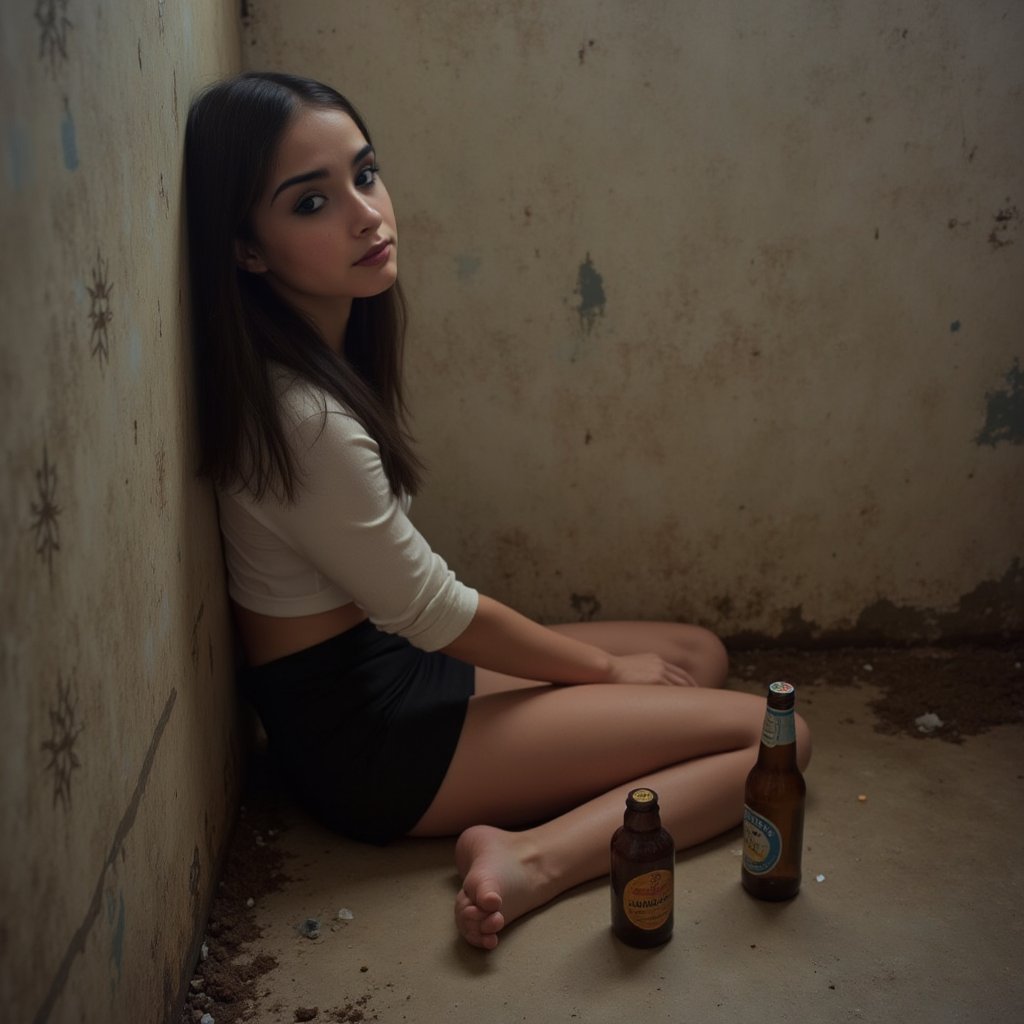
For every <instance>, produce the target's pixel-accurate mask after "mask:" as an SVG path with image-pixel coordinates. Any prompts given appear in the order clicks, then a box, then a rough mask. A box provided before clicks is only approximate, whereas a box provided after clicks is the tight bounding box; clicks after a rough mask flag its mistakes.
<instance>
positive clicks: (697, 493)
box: [243, 0, 1024, 642]
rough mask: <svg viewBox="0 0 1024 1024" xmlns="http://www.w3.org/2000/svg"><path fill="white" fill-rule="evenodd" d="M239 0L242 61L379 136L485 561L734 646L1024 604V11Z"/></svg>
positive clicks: (458, 526) (908, 629)
mask: <svg viewBox="0 0 1024 1024" xmlns="http://www.w3.org/2000/svg"><path fill="white" fill-rule="evenodd" d="M248 7H249V9H250V13H251V15H252V17H251V20H250V22H249V25H248V28H247V31H246V38H245V45H244V47H243V54H244V58H245V60H246V62H247V63H248V65H249V66H251V67H274V68H284V69H289V70H295V71H299V72H301V73H306V74H311V75H313V76H316V77H320V78H324V79H326V80H328V81H330V82H332V83H333V84H335V85H337V86H338V87H339V88H341V90H342V91H343V92H347V93H348V94H350V96H351V97H352V98H353V99H354V100H355V102H356V103H357V105H359V106H360V107H361V108H362V109H363V112H364V113H365V115H366V116H367V118H368V120H369V124H370V126H371V129H372V130H373V132H374V134H375V137H376V139H375V141H376V142H377V144H378V149H379V151H380V156H381V160H382V166H383V169H384V177H385V179H386V181H387V182H388V185H389V188H390V189H391V191H392V195H393V197H394V199H395V202H396V207H397V211H398V216H399V227H400V230H401V265H402V276H403V280H404V282H405V285H406V286H407V288H408V291H409V293H410V297H411V300H412V313H413V328H412V333H411V338H410V352H409V370H410V374H411V398H412V404H413V409H414V412H415V414H416V427H417V432H418V435H419V437H420V439H421V443H422V446H423V449H424V453H425V455H426V456H427V458H428V460H429V463H430V467H431V471H432V474H431V486H430V489H429V492H428V493H427V494H426V495H425V497H424V498H423V499H422V500H420V501H419V502H418V504H417V509H416V514H417V517H418V520H419V522H420V523H421V525H422V526H423V528H424V529H425V532H426V533H427V534H428V535H429V536H430V538H431V539H432V541H433V542H434V543H435V544H436V546H437V547H438V548H439V549H440V550H441V551H443V552H444V553H445V555H446V556H447V557H448V558H449V560H450V561H451V563H452V564H453V565H454V566H455V567H457V569H458V570H459V571H460V573H461V574H462V575H463V576H464V577H465V578H466V579H467V580H469V581H471V582H472V583H474V584H476V585H478V586H480V587H481V588H482V589H484V590H485V591H488V592H491V593H493V594H494V595H495V596H498V597H500V598H503V599H505V600H507V601H509V602H511V603H512V604H513V605H515V606H517V607H520V608H522V609H523V610H524V611H526V612H528V613H532V614H534V615H537V616H540V617H542V618H543V619H545V620H548V621H557V620H563V619H576V618H579V617H581V616H582V617H586V616H587V615H589V614H592V611H588V610H592V609H594V608H596V607H599V608H600V611H599V613H598V614H599V617H602V618H611V617H617V616H640V617H645V618H647V617H669V618H680V619H694V620H699V621H701V622H704V623H706V624H708V625H710V626H712V627H714V628H715V629H717V630H719V631H721V632H723V633H724V634H726V635H728V636H732V637H735V638H737V639H745V640H747V641H750V642H753V641H755V640H758V641H763V640H766V639H772V638H785V637H794V636H796V635H799V637H800V638H801V639H802V640H803V641H804V642H811V641H815V640H819V641H822V640H827V639H829V638H833V639H849V640H857V639H868V638H872V639H877V638H879V637H881V638H884V639H895V640H908V639H918V640H919V639H925V638H930V639H935V638H936V637H937V636H943V637H947V638H955V637H967V636H980V635H989V636H991V635H1001V634H1003V633H1005V632H1006V631H1009V630H1014V629H1020V628H1021V626H1022V625H1024V622H1022V616H1024V612H1022V607H1024V595H1022V584H1021V573H1020V561H1019V560H1020V558H1021V557H1022V553H1024V537H1022V530H1021V523H1022V522H1024V488H1022V487H1021V486H1020V480H1021V478H1022V470H1024V459H1022V456H1024V447H1022V445H1021V436H1022V428H1021V422H1020V416H1021V383H1020V369H1019V366H1020V362H1019V361H1020V359H1021V356H1022V354H1024V349H1022V344H1024V339H1022V335H1021V322H1022V319H1024V289H1021V287H1020V283H1021V280H1022V279H1024V234H1022V233H1021V230H1020V228H1021V217H1020V212H1019V210H1020V207H1021V205H1022V203H1024V171H1022V168H1024V121H1022V119H1021V118H1020V116H1019V113H1020V97H1021V89H1022V86H1024V61H1022V60H1021V59H1020V57H1021V53H1022V52H1024V7H1022V6H1021V5H1020V4H1013V3H1009V2H1005V0H1004V2H994V0H981V2H978V3H972V4H969V5H964V4H957V3H953V2H951V0H948V2H937V0H919V2H910V3H901V4H897V5H893V4H891V3H883V2H881V0H868V2H865V3H858V4H842V3H834V2H829V3H822V2H818V0H787V2H783V3H780V4H772V5H768V6H766V5H764V4H759V3H753V2H750V0H731V2H728V3H696V2H693V3H667V2H650V3H635V4H623V3H618V2H612V0H588V2H582V0H576V2H567V3H559V4H550V3H540V2H528V0H520V2H501V3H498V2H479V0H478V2H467V0H458V2H456V0H448V2H439V3H431V4H404V3H399V2H397V0H379V2H377V3H374V4H356V3H334V2H331V3H328V2H326V0H293V2H290V3H289V4H287V5H285V4H283V3H270V2H267V0H261V2H258V3H255V4H253V3H250V4H249V5H248ZM979 592H984V593H985V594H986V595H987V597H986V604H985V609H986V610H985V611H984V612H976V611H973V610H972V611H968V610H967V609H968V608H973V599H972V595H975V594H977V593H979ZM581 595H584V596H585V597H586V599H585V600H584V598H583V597H581ZM794 622H798V623H799V624H800V626H799V629H798V630H796V632H794V628H793V623H794Z"/></svg>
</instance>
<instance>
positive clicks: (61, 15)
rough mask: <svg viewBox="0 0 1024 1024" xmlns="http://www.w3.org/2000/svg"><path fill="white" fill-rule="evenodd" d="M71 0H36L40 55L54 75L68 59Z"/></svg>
mask: <svg viewBox="0 0 1024 1024" xmlns="http://www.w3.org/2000/svg"><path fill="white" fill-rule="evenodd" d="M69 2H70V0H36V10H35V19H36V24H37V25H38V26H39V57H40V59H41V60H43V61H44V62H45V63H46V64H47V66H48V68H49V70H50V73H51V74H52V75H54V76H55V77H56V74H57V70H58V68H60V66H61V65H62V64H64V63H65V62H66V61H67V59H68V33H69V32H70V31H71V28H72V24H71V19H70V18H68V3H69Z"/></svg>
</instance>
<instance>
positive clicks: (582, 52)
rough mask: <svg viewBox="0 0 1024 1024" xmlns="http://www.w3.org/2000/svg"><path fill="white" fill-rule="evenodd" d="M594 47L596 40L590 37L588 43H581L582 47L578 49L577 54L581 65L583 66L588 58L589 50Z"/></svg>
mask: <svg viewBox="0 0 1024 1024" xmlns="http://www.w3.org/2000/svg"><path fill="white" fill-rule="evenodd" d="M593 48H594V40H593V39H588V40H587V41H586V43H581V44H580V48H579V49H578V50H577V51H576V56H577V58H578V59H579V62H580V67H583V64H584V62H585V61H586V59H587V50H592V49H593Z"/></svg>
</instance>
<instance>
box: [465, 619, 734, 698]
mask: <svg viewBox="0 0 1024 1024" xmlns="http://www.w3.org/2000/svg"><path fill="white" fill-rule="evenodd" d="M551 629H554V630H555V631H556V632H559V633H564V634H566V635H567V636H571V637H573V638H574V639H576V640H582V641H583V642H584V643H588V644H593V645H594V646H595V647H600V648H601V650H603V651H607V652H608V653H609V654H646V653H653V654H660V655H661V656H662V657H663V658H664V659H665V660H666V661H668V662H670V663H671V664H673V665H678V666H679V668H681V669H683V671H684V672H686V673H687V675H688V676H689V677H690V679H691V681H692V683H693V685H695V686H704V687H712V688H713V687H718V686H722V685H723V684H724V683H725V678H726V675H727V673H728V670H729V656H728V654H727V653H726V650H725V647H724V646H723V645H722V641H721V640H719V639H718V637H717V636H715V634H714V633H712V632H710V631H709V630H707V629H703V628H702V627H700V626H691V625H687V624H685V623H676V622H570V623H565V624H563V625H558V626H552V627H551ZM537 685H541V684H538V683H536V682H534V681H531V680H527V679H517V678H515V677H514V676H506V675H502V674H501V673H500V672H491V671H489V670H488V669H481V668H478V669H477V670H476V692H477V693H479V694H487V693H499V692H502V691H505V690H517V689H525V688H528V687H532V686H537Z"/></svg>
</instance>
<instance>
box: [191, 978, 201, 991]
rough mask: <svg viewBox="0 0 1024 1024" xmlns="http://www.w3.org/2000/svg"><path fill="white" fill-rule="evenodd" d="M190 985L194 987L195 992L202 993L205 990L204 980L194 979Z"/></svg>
mask: <svg viewBox="0 0 1024 1024" xmlns="http://www.w3.org/2000/svg"><path fill="white" fill-rule="evenodd" d="M189 985H191V986H192V991H193V992H202V990H203V979H202V978H193V979H192V980H191V981H190V982H189Z"/></svg>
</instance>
